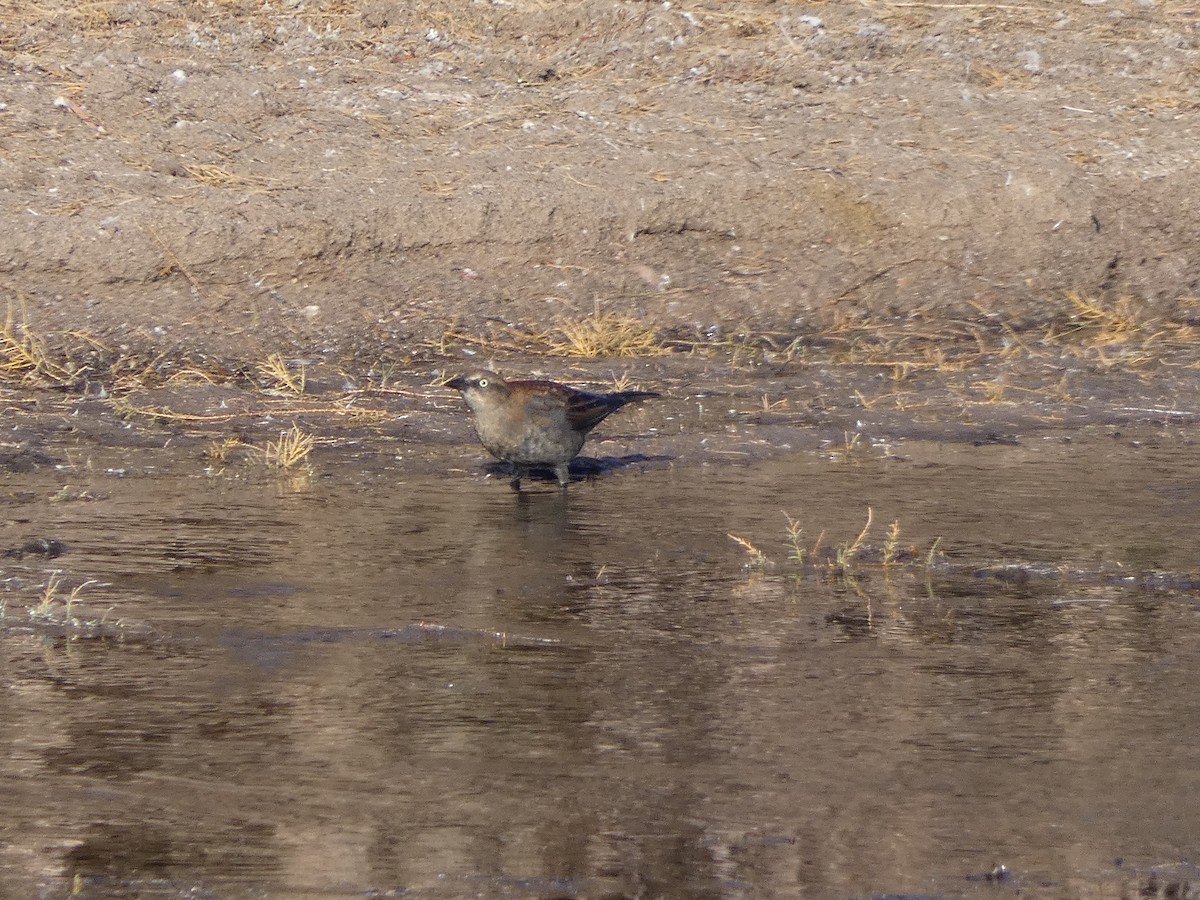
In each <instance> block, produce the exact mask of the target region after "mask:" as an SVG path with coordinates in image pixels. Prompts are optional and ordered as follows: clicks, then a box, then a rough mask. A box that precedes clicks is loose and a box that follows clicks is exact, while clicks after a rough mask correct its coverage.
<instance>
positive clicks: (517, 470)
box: [509, 463, 525, 494]
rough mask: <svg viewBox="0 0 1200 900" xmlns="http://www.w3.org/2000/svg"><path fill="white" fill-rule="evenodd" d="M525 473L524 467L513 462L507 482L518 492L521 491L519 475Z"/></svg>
mask: <svg viewBox="0 0 1200 900" xmlns="http://www.w3.org/2000/svg"><path fill="white" fill-rule="evenodd" d="M523 475H525V467H524V466H518V465H516V464H515V463H514V464H513V477H512V481H510V482H509V484H510V485H511V486H512V489H513V490H514V491H516V492H517V493H518V494H519V493H521V477H522V476H523Z"/></svg>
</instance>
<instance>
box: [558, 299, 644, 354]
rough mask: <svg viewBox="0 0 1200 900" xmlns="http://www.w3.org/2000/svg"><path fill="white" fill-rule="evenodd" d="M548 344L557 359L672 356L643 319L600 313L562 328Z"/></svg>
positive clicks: (597, 312) (559, 328)
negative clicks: (665, 354)
mask: <svg viewBox="0 0 1200 900" xmlns="http://www.w3.org/2000/svg"><path fill="white" fill-rule="evenodd" d="M545 340H546V343H547V345H548V348H549V350H550V352H551V353H553V354H555V355H556V356H580V357H587V358H595V357H600V356H661V355H663V354H664V353H667V352H668V351H667V349H666V348H665V347H664V346H663V342H662V339H661V338H660V337H659V336H658V332H656V331H655V330H654V329H653V328H651V327H650V326H649V325H647V324H646V323H645V322H643V321H642V320H641V319H638V318H635V317H633V316H623V315H618V314H616V313H606V312H600V311H599V310H597V311H596V312H594V313H592V315H590V316H587V317H586V318H583V319H579V320H578V321H575V322H568V323H567V324H565V325H560V326H559V327H558V328H557V329H556V330H555V331H554V332H551V333H550V334H549V335H547V336H546V338H545Z"/></svg>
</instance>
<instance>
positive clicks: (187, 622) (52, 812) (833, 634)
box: [0, 428, 1200, 897]
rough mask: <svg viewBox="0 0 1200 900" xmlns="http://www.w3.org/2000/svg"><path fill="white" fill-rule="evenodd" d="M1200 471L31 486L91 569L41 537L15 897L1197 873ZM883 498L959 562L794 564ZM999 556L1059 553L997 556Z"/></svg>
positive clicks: (129, 478) (116, 454) (676, 889)
mask: <svg viewBox="0 0 1200 900" xmlns="http://www.w3.org/2000/svg"><path fill="white" fill-rule="evenodd" d="M1195 454H1196V446H1195V444H1194V443H1193V441H1192V439H1191V436H1190V435H1188V434H1187V433H1186V432H1185V431H1183V430H1180V429H1176V430H1173V431H1172V430H1169V429H1168V430H1164V429H1150V428H1145V429H1141V430H1137V429H1134V430H1132V431H1126V432H1125V433H1124V434H1121V435H1119V436H1113V434H1112V433H1111V432H1109V431H1107V430H1104V429H1095V430H1090V431H1089V430H1081V431H1073V432H1070V433H1066V432H1063V433H1058V432H1053V431H1050V432H1046V433H1044V434H1042V435H1041V436H1038V437H1034V438H1032V439H1029V440H1026V441H1023V442H1021V443H1020V444H1018V445H1016V446H1011V445H1006V444H996V445H989V446H964V445H960V444H939V443H926V442H921V441H901V442H898V443H896V444H894V445H888V446H876V447H871V446H860V447H857V448H855V449H853V450H852V451H850V452H849V453H840V452H830V451H826V452H798V453H795V454H792V455H789V456H786V457H781V458H776V459H773V460H770V461H767V462H762V463H756V464H753V465H744V466H738V465H730V464H711V465H692V466H686V467H683V466H680V467H673V466H671V465H669V464H662V463H658V464H655V463H651V464H647V465H645V466H637V465H635V466H628V467H626V468H623V469H620V470H618V471H614V472H609V473H607V474H605V475H604V476H603V477H601V478H599V479H597V480H595V481H588V482H582V483H577V484H575V485H573V486H572V487H571V489H570V491H569V492H568V493H567V494H566V495H565V496H564V495H562V494H560V493H559V492H558V491H557V490H555V489H553V488H552V487H551V486H549V485H535V486H534V488H533V489H532V490H529V491H527V492H526V493H524V494H522V495H521V496H515V495H513V494H512V493H511V492H510V491H509V490H508V487H507V485H506V484H505V482H504V481H503V480H502V479H484V478H483V477H481V474H480V471H479V470H478V469H475V468H471V469H470V470H469V471H465V472H457V473H452V474H449V475H443V476H427V475H414V474H411V473H407V472H406V471H405V469H404V468H403V466H402V465H401V464H400V463H399V462H397V461H395V460H393V459H389V457H388V456H387V455H386V454H380V453H371V452H362V453H360V454H358V455H354V454H348V453H342V454H337V453H333V452H330V453H326V454H324V455H319V456H318V458H317V461H316V466H315V472H314V474H313V475H312V477H311V478H308V479H299V480H293V481H290V482H289V481H280V480H278V479H275V478H270V477H266V476H264V475H263V474H262V470H261V469H253V468H250V467H241V468H239V467H231V468H230V469H227V470H225V471H223V472H209V473H206V472H205V471H204V468H203V463H201V462H198V461H197V460H195V459H194V458H185V457H183V456H181V455H178V454H172V453H170V452H167V451H154V450H150V449H133V450H123V451H97V450H94V449H93V450H89V451H88V453H87V459H86V461H85V460H82V459H75V460H74V461H73V463H72V465H71V467H70V468H68V469H66V470H59V471H55V470H46V469H43V470H40V471H38V472H34V473H26V474H21V475H16V474H9V475H5V476H3V478H4V485H3V488H2V497H0V500H3V502H4V503H5V506H6V512H7V515H6V517H5V519H4V524H3V525H2V526H0V546H3V547H20V546H23V545H24V544H26V543H27V542H28V541H30V540H31V539H33V538H38V537H46V538H53V539H56V540H59V541H62V542H64V543H65V544H66V545H67V547H68V548H69V552H68V553H67V554H66V555H64V556H61V557H59V558H56V559H49V560H47V559H43V558H41V557H38V556H36V555H33V554H26V555H25V556H24V557H23V558H20V559H17V558H12V559H8V560H5V563H6V565H5V566H4V574H5V576H6V578H7V579H8V581H7V582H6V583H7V585H8V588H9V592H8V594H7V595H5V596H6V599H7V608H6V614H5V622H6V623H7V624H6V625H5V627H4V628H3V629H0V679H2V683H3V685H4V687H5V690H4V691H3V693H0V704H2V713H0V720H2V721H3V727H2V728H0V741H2V742H3V745H4V746H3V754H2V758H0V792H2V793H3V795H4V796H6V797H8V798H10V800H9V802H8V803H7V804H6V806H7V810H6V811H5V812H4V813H3V815H2V816H0V894H7V895H11V896H14V897H15V896H23V897H34V896H46V897H55V896H66V895H68V894H74V895H76V896H84V897H101V896H130V895H138V896H150V897H160V896H161V897H177V896H200V897H233V896H239V897H240V896H271V897H305V896H319V897H328V896H417V897H461V896H487V897H509V896H512V897H518V896H520V897H524V896H547V897H550V896H588V897H597V896H630V897H633V896H639V897H655V896H688V897H704V896H713V897H763V896H781V897H796V896H812V897H851V896H869V895H882V894H910V895H934V896H958V895H962V894H975V893H994V892H996V891H1000V892H1003V893H1005V894H1016V893H1018V892H1019V893H1021V894H1024V895H1032V896H1106V897H1107V896H1112V897H1117V896H1122V895H1124V894H1127V893H1131V892H1132V893H1136V892H1138V891H1140V890H1143V889H1146V888H1147V887H1148V886H1149V887H1150V888H1156V887H1160V886H1162V885H1166V886H1167V887H1171V886H1175V887H1178V886H1179V885H1181V884H1182V883H1183V882H1190V883H1191V884H1192V885H1195V884H1196V882H1197V878H1196V875H1195V873H1194V872H1193V871H1192V870H1191V869H1189V868H1188V863H1189V862H1193V861H1195V859H1196V854H1197V852H1198V851H1200V817H1198V816H1197V815H1196V810H1197V809H1200V774H1198V773H1200V741H1197V740H1196V735H1197V734H1200V699H1198V698H1200V694H1198V692H1197V690H1196V685H1197V676H1198V675H1200V640H1198V637H1200V591H1196V590H1192V589H1191V581H1190V580H1189V577H1190V576H1189V575H1188V573H1189V572H1193V571H1194V568H1195V560H1196V548H1197V545H1196V536H1197V532H1196V528H1195V522H1196V521H1197V519H1198V514H1200V490H1198V489H1200V476H1197V475H1196V474H1195V469H1194V460H1195ZM477 458H478V457H477V456H476V457H473V459H477ZM54 497H57V499H54V500H52V499H51V498H54ZM868 507H870V508H871V510H872V514H873V527H872V531H871V534H870V536H869V539H868V540H869V543H870V544H871V545H872V546H875V547H878V546H880V545H881V544H882V543H883V541H884V534H885V532H886V529H887V526H888V524H889V523H891V522H893V521H899V523H900V528H901V538H900V542H901V543H902V544H904V545H906V546H907V545H912V546H913V547H914V548H916V550H917V551H918V557H919V558H920V557H923V555H924V553H925V552H926V551H927V550H928V549H929V548H930V546H931V545H932V544H933V542H934V540H935V539H937V538H939V537H940V538H941V542H940V544H939V545H938V546H939V549H940V550H941V551H942V553H943V555H942V556H941V557H940V558H939V559H938V560H937V562H936V564H935V565H933V566H932V567H931V568H927V567H926V566H925V564H924V562H923V561H921V562H917V561H914V562H911V563H908V564H905V565H901V566H896V567H893V568H891V569H890V570H887V571H885V570H883V569H882V568H880V567H878V566H867V565H864V566H863V567H862V568H861V571H859V572H858V573H857V575H856V576H855V577H845V576H843V577H837V576H835V575H833V574H832V573H830V571H829V569H828V567H827V566H825V565H824V564H818V565H816V566H812V565H809V566H806V567H802V566H800V565H799V564H798V563H796V562H795V561H790V560H789V559H788V555H789V552H790V550H791V547H790V545H789V543H788V541H787V534H786V526H787V522H786V520H785V518H784V515H783V513H784V512H785V511H786V512H787V513H788V514H790V515H791V516H792V517H793V518H795V519H796V520H798V523H799V525H800V526H801V527H802V528H803V529H804V546H805V547H807V548H811V547H812V546H813V544H815V543H816V542H817V540H818V535H821V534H822V533H823V535H824V537H823V538H822V544H823V545H824V546H826V547H834V546H837V545H838V544H844V543H847V542H849V541H852V540H853V539H854V537H855V535H856V534H857V533H858V532H859V530H860V529H861V528H862V526H863V523H864V521H865V519H866V515H867V509H868ZM730 533H732V534H734V535H737V536H739V537H741V538H743V539H745V540H748V541H750V542H751V543H752V544H754V545H755V546H756V547H758V548H759V549H760V550H762V551H763V552H764V553H765V554H766V556H767V558H768V560H769V562H768V564H767V565H764V566H756V567H747V565H746V563H747V560H748V559H749V557H748V555H747V554H746V553H745V552H744V551H743V550H742V549H741V548H739V546H738V545H737V544H735V543H734V542H733V541H732V540H730V539H729V538H728V537H727V535H728V534H730ZM818 555H819V554H818ZM997 563H1018V564H1025V567H1024V568H1023V569H1021V570H1020V571H1021V573H1022V574H1021V577H1006V578H1003V579H1001V578H995V577H981V576H978V575H975V574H973V573H974V572H975V570H976V569H978V568H980V567H983V566H987V565H993V564H997ZM1047 564H1049V565H1047ZM1056 566H1057V567H1059V570H1058V571H1057V572H1055V571H1054V567H1056ZM1148 570H1155V571H1156V572H1161V573H1167V574H1166V575H1165V576H1163V577H1161V578H1159V579H1158V580H1156V581H1155V582H1154V585H1153V586H1147V585H1146V584H1144V583H1139V584H1137V585H1131V584H1125V583H1122V582H1121V581H1120V580H1119V577H1120V576H1121V575H1122V574H1123V573H1129V574H1138V573H1143V572H1146V571H1148ZM55 571H57V572H60V573H61V578H62V581H61V586H60V592H61V593H66V592H67V591H69V589H70V588H72V587H74V586H76V585H79V584H80V583H81V582H83V581H85V580H88V579H93V580H95V583H93V584H90V585H87V586H86V587H84V588H82V589H81V590H80V592H79V594H78V598H77V601H76V604H75V606H74V607H73V609H72V615H74V616H76V617H78V618H80V619H81V620H82V619H85V618H88V617H92V618H93V619H94V618H98V617H99V616H100V615H101V614H103V615H105V616H106V622H107V623H109V624H111V625H112V626H113V627H112V628H111V629H110V631H109V632H106V634H110V636H108V637H102V638H101V637H95V636H94V635H92V636H90V637H89V636H87V635H79V636H77V637H76V638H75V639H71V638H70V637H69V636H67V635H64V634H62V633H59V632H55V631H53V630H47V629H45V628H40V629H31V628H29V627H27V616H26V614H25V613H24V607H25V606H29V605H32V604H34V603H36V601H37V593H38V590H39V589H40V587H41V586H42V585H44V583H45V581H46V579H47V577H48V576H49V575H50V573H52V572H55ZM852 574H853V573H852ZM110 608H111V609H110ZM107 610H110V611H108V612H105V611H107ZM85 638H87V639H85ZM998 864H1003V865H1004V866H1006V867H1007V871H1008V873H1009V874H1008V876H1007V877H1006V878H1005V879H1003V880H1001V881H1000V882H998V883H997V882H989V881H987V880H986V879H984V878H982V877H981V876H983V875H984V874H985V873H987V872H989V871H991V870H993V867H994V866H996V865H998ZM1153 879H1157V881H1153ZM1192 890H1195V887H1193V888H1192Z"/></svg>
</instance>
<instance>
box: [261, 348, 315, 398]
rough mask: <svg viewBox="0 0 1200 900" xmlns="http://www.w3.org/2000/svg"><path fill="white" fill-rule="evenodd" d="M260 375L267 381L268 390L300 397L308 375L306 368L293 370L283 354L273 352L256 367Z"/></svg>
mask: <svg viewBox="0 0 1200 900" xmlns="http://www.w3.org/2000/svg"><path fill="white" fill-rule="evenodd" d="M256 368H257V369H258V374H259V377H261V378H262V379H263V381H265V382H266V383H267V385H268V386H269V387H268V390H271V391H273V392H275V393H280V394H287V395H290V396H293V397H298V396H300V395H301V394H303V393H304V387H305V380H306V376H305V373H304V368H303V367H300V369H299V370H298V371H292V369H291V368H290V367H289V366H288V364H287V360H285V359H284V358H283V355H282V354H279V353H272V354H271V355H270V356H268V357H267V358H266V359H265V360H263V361H262V362H260V363H259V364H258V366H257V367H256Z"/></svg>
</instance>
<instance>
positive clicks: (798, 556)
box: [783, 512, 816, 565]
mask: <svg viewBox="0 0 1200 900" xmlns="http://www.w3.org/2000/svg"><path fill="white" fill-rule="evenodd" d="M783 517H784V518H785V519H787V523H788V528H787V535H788V541H789V542H790V543H791V545H792V552H791V553H789V554H788V559H794V560H795V561H796V562H798V563H800V565H804V559H805V557H806V556H807V554H808V551H807V550H805V549H804V547H802V546H800V540H801V539H802V538H803V537H804V529H803V528H801V527H800V520H799V519H793V518H792V517H791V516H789V515H788V514H787V513H786V512H785V513H784V514H783ZM814 549H816V548H814Z"/></svg>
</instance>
